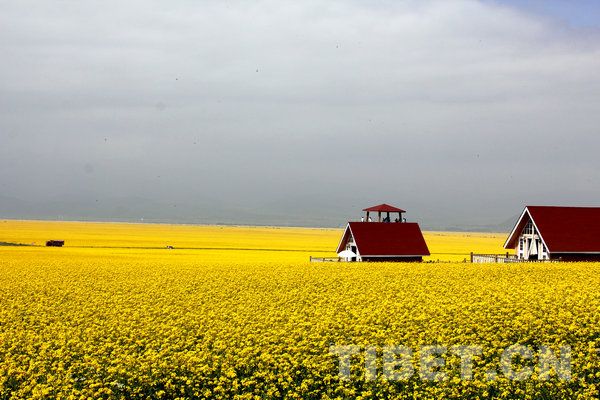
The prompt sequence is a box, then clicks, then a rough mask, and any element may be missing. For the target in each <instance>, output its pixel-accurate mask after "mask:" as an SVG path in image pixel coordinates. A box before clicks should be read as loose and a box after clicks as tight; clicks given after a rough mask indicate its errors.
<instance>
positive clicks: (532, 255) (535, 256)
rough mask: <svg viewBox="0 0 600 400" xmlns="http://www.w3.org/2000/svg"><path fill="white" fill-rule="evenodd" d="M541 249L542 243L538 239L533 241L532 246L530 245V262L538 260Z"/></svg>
mask: <svg viewBox="0 0 600 400" xmlns="http://www.w3.org/2000/svg"><path fill="white" fill-rule="evenodd" d="M539 247H540V241H539V240H537V239H534V240H532V241H531V243H530V245H529V258H528V259H529V260H537V259H538V258H539V257H538V253H539V252H538V249H539Z"/></svg>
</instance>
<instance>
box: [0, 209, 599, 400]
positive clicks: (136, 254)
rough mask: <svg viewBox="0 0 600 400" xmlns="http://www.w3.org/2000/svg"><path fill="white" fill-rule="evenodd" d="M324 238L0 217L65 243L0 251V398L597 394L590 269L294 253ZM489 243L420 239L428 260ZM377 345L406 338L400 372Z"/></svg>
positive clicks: (8, 236)
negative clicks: (558, 366) (468, 354)
mask: <svg viewBox="0 0 600 400" xmlns="http://www.w3.org/2000/svg"><path fill="white" fill-rule="evenodd" d="M340 234H341V231H340V230H330V229H302V228H295V229H290V228H247V227H231V228H225V227H195V226H165V225H135V224H102V223H53V222H19V221H6V222H3V221H0V242H8V243H28V244H31V243H35V244H37V245H41V244H42V243H43V242H44V241H45V240H48V239H61V240H65V241H66V246H65V247H64V248H46V247H40V246H30V247H13V246H1V247H0V302H1V303H0V304H1V305H2V307H1V308H0V399H21V398H76V399H79V398H122V399H130V398H139V399H147V398H188V399H192V398H238V399H264V398H296V399H303V398H310V399H329V398H340V399H341V398H382V399H383V398H411V399H412V398H430V399H436V398H461V397H466V398H505V399H509V398H531V399H534V398H536V399H537V398H546V399H553V398H565V399H567V398H580V399H587V398H589V399H592V398H597V397H598V395H599V392H598V387H599V386H598V385H599V383H600V358H599V355H598V353H597V351H596V349H597V348H600V316H599V315H600V292H599V290H598V289H599V288H600V264H597V263H573V264H570V263H552V264H506V265H504V264H497V265H482V264H475V265H473V264H469V263H462V262H457V263H450V262H445V263H423V264H393V263H377V264H366V263H364V264H362V263H356V264H350V263H313V264H311V263H309V262H308V255H309V254H312V255H318V256H327V255H332V247H333V248H335V245H336V244H337V241H338V240H339V235H340ZM503 239H504V236H503V235H492V234H449V233H427V234H426V240H427V241H428V244H429V247H430V250H431V251H432V253H434V254H433V255H432V257H431V259H432V260H436V259H438V258H439V259H442V260H454V261H462V260H463V259H464V258H466V257H467V254H468V252H470V251H476V252H486V253H487V252H502V251H503V250H502V249H501V245H502V242H503ZM167 245H169V246H173V247H174V249H172V250H168V249H166V248H165V247H166V246H167ZM515 344H520V345H524V346H527V347H528V348H530V349H532V351H533V353H534V355H533V358H532V359H517V360H516V361H515V365H516V366H518V367H520V368H527V367H531V371H532V373H531V374H530V376H529V377H528V379H524V380H521V381H515V380H511V379H509V377H508V376H505V375H503V374H501V373H500V371H501V366H499V365H500V364H499V360H500V358H501V356H502V353H503V350H504V349H506V348H507V347H509V346H511V345H515ZM345 345H352V346H358V348H360V349H361V351H360V352H358V353H357V354H356V355H355V356H354V357H353V358H352V359H351V369H350V372H351V376H350V379H344V377H343V376H342V375H340V374H339V368H338V367H339V366H340V364H341V361H340V359H339V357H338V356H337V355H336V354H335V353H334V352H332V346H345ZM389 345H397V346H406V347H407V348H411V349H414V354H413V355H412V358H413V364H414V368H415V373H414V374H413V375H411V376H410V377H407V379H404V380H402V379H401V380H389V379H386V377H385V376H384V375H382V373H381V371H382V369H383V368H384V367H385V365H383V364H382V361H381V360H382V358H381V353H382V351H383V349H384V347H385V346H389ZM426 345H439V346H443V347H445V348H448V349H450V348H452V346H454V345H473V346H479V347H480V348H481V354H479V355H476V356H475V358H474V360H473V373H472V379H465V378H463V377H461V375H460V374H459V372H460V371H459V369H460V368H459V364H460V359H458V358H457V357H456V356H453V355H451V354H450V352H448V354H446V355H445V356H444V359H445V365H444V366H440V367H439V371H443V372H444V373H445V375H444V376H443V378H440V380H439V381H428V380H427V379H425V378H424V377H423V376H421V375H420V374H419V371H422V370H423V365H421V364H420V359H419V355H420V352H421V350H420V349H423V347H422V346H426ZM542 346H548V347H549V348H551V349H552V350H553V351H555V352H556V354H558V353H559V349H560V348H561V346H563V347H564V346H569V347H570V349H571V350H570V362H569V366H570V371H571V373H570V376H569V377H568V379H559V376H558V375H559V374H556V373H554V372H553V373H552V374H551V375H550V376H549V377H547V379H546V380H541V379H540V376H541V375H542V373H541V371H540V370H539V368H538V366H537V365H538V364H537V355H536V354H537V353H536V352H537V350H538V349H540V348H541V347H542ZM371 347H373V348H375V349H376V352H377V354H378V357H377V362H376V364H377V371H378V373H377V375H376V376H374V377H373V376H371V377H369V375H368V374H366V373H365V372H366V371H367V370H368V368H365V353H364V352H363V350H365V349H368V348H371ZM529 364H531V365H529ZM562 366H564V364H562ZM490 371H498V374H497V376H496V377H495V379H493V377H492V375H490V373H489V372H490Z"/></svg>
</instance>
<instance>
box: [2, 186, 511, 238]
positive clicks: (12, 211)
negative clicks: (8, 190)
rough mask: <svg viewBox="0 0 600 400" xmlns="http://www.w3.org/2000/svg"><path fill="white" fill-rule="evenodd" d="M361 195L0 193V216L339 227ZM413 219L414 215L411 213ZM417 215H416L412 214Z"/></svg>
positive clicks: (354, 215) (465, 227)
mask: <svg viewBox="0 0 600 400" xmlns="http://www.w3.org/2000/svg"><path fill="white" fill-rule="evenodd" d="M365 204H367V205H369V204H370V203H368V202H366V201H364V200H357V199H354V200H351V201H348V199H343V198H341V196H338V195H336V194H335V193H326V194H324V195H323V196H309V195H306V196H301V197H294V198H289V197H286V196H282V197H281V198H279V199H274V200H271V201H268V202H263V203H258V204H256V203H254V204H248V205H246V206H239V205H234V204H225V203H223V202H222V201H217V200H214V199H195V200H194V202H191V201H190V202H166V201H154V200H151V199H146V198H143V197H110V198H101V197H97V198H96V197H94V196H89V195H88V196H86V197H81V198H55V199H52V200H51V201H33V200H23V199H18V198H15V197H9V196H0V218H11V219H42V220H82V221H116V222H140V221H143V222H158V223H178V224H222V225H275V226H307V227H342V226H344V225H345V224H346V222H347V221H348V220H359V219H360V216H361V215H362V211H361V210H362V208H363V207H364V206H365ZM517 218H518V215H517V216H514V217H511V218H510V219H507V220H505V221H503V222H500V223H498V224H490V225H469V224H460V225H449V226H447V225H442V224H436V223H431V222H430V223H427V224H424V223H422V224H421V226H422V229H423V230H446V231H476V232H508V231H510V229H511V228H512V226H513V224H514V222H515V221H516V220H517ZM411 220H414V219H411ZM416 220H417V221H419V220H420V218H417V219H416Z"/></svg>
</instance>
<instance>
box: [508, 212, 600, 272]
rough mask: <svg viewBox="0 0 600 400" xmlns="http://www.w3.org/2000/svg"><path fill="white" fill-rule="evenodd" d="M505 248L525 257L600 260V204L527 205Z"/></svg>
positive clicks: (527, 258)
mask: <svg viewBox="0 0 600 400" xmlns="http://www.w3.org/2000/svg"><path fill="white" fill-rule="evenodd" d="M504 248H505V249H514V250H515V254H516V255H517V257H518V258H520V259H523V260H563V261H600V207H556V206H527V207H525V209H524V210H523V212H522V213H521V216H520V217H519V219H518V221H517V223H516V224H515V226H514V228H513V230H512V231H511V233H510V235H509V236H508V239H506V242H505V243H504Z"/></svg>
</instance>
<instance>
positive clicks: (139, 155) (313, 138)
mask: <svg viewBox="0 0 600 400" xmlns="http://www.w3.org/2000/svg"><path fill="white" fill-rule="evenodd" d="M0 4H1V7H2V13H0V53H1V54H2V59H3V62H2V63H0V217H10V218H18V217H22V218H68V219H124V220H139V219H141V218H144V219H145V220H164V221H167V220H170V221H174V222H226V223H232V222H240V223H258V224H263V223H264V224H305V225H338V224H343V223H344V222H345V220H346V219H347V218H350V217H356V216H358V211H359V210H360V209H361V208H363V207H366V206H369V205H372V204H374V203H379V202H384V201H385V202H389V203H392V204H396V205H398V206H400V207H402V208H405V209H407V210H408V211H409V213H408V218H409V219H412V220H419V221H421V222H422V223H423V225H424V226H425V227H430V228H438V229H441V228H447V227H462V228H472V227H478V226H489V225H496V224H502V223H504V222H506V220H507V219H510V218H511V217H514V216H515V215H516V214H518V213H519V212H520V211H521V209H522V207H523V206H524V205H525V204H574V205H577V204H581V205H599V204H600V157H599V156H598V149H599V148H600V5H599V4H598V3H597V2H595V1H566V0H562V1H561V0H556V1H534V0H531V1H517V0H512V1H500V0H498V1H466V0H465V1H460V0H458V1H446V0H445V1H422V0H419V1H374V2H373V1H332V2H326V3H325V4H324V3H323V2H320V1H301V2H297V1H294V2H291V1H290V2H282V1H257V2H248V1H243V2H242V1H240V2H236V1H214V2H211V1H203V2H197V1H185V2H184V1H179V2H159V1H155V2H152V1H147V0H144V1H127V2H122V1H92V2H75V1H60V2H59V1H56V2H50V1H48V2H38V1H2V2H0Z"/></svg>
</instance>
